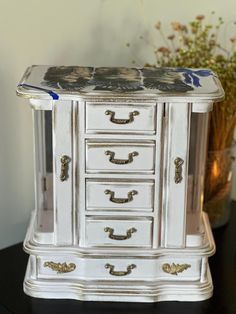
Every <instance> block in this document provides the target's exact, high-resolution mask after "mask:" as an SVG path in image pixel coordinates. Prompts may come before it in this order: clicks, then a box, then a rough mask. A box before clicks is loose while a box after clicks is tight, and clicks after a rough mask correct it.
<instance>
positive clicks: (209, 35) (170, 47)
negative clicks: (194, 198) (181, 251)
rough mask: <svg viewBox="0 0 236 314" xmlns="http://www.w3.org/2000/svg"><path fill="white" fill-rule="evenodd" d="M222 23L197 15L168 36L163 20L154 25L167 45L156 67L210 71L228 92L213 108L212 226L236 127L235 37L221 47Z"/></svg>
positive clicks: (208, 182) (225, 186)
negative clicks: (226, 45) (228, 46)
mask: <svg viewBox="0 0 236 314" xmlns="http://www.w3.org/2000/svg"><path fill="white" fill-rule="evenodd" d="M212 15H214V12H212ZM223 24H224V21H223V19H222V18H221V17H219V18H218V19H217V20H216V22H215V24H210V23H207V22H206V19H205V16H204V15H198V16H196V18H195V19H194V20H193V21H191V22H189V23H188V24H182V23H179V22H172V23H171V28H172V34H170V35H169V36H166V35H165V34H164V31H163V29H162V25H161V22H160V21H159V22H157V23H156V24H155V28H156V30H157V31H158V32H159V34H160V36H161V38H162V40H163V43H164V46H161V47H156V48H155V50H154V53H155V57H156V66H162V67H181V68H182V67H188V68H209V69H211V70H213V71H214V72H215V73H217V74H218V76H219V78H220V80H221V83H222V85H223V88H224V90H225V100H224V101H223V102H222V103H220V104H219V105H217V106H215V107H214V109H213V112H212V113H211V115H210V123H209V141H208V142H209V143H208V161H207V167H206V179H205V192H204V194H205V195H204V209H205V210H206V211H207V212H208V214H209V216H210V220H211V223H212V224H213V225H214V224H217V221H218V220H219V219H221V217H222V216H223V215H224V211H225V206H226V201H227V199H228V196H229V193H230V188H231V187H230V182H231V180H230V177H229V176H230V171H231V163H232V159H233V158H232V154H231V153H232V149H231V148H232V145H233V136H234V129H235V125H236V50H235V48H236V36H235V37H232V38H230V39H229V44H230V46H231V47H230V48H229V49H227V48H225V47H222V45H221V43H220V39H219V34H220V30H221V28H222V26H223ZM141 38H142V37H141Z"/></svg>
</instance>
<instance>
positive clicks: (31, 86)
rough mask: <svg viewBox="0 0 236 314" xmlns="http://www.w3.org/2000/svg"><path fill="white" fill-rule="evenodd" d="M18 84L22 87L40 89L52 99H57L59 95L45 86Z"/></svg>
mask: <svg viewBox="0 0 236 314" xmlns="http://www.w3.org/2000/svg"><path fill="white" fill-rule="evenodd" d="M19 86H22V87H29V88H33V89H37V90H41V91H43V92H45V93H48V94H49V95H50V96H51V97H52V99H54V100H58V99H59V95H57V94H56V93H55V92H53V91H52V90H49V89H46V88H42V87H38V86H33V85H29V84H24V83H23V84H20V85H19Z"/></svg>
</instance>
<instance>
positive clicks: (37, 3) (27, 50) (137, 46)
mask: <svg viewBox="0 0 236 314" xmlns="http://www.w3.org/2000/svg"><path fill="white" fill-rule="evenodd" d="M212 10H215V11H216V13H217V14H219V15H221V16H222V17H224V18H225V20H226V22H227V23H230V22H232V21H233V20H235V19H236V18H235V15H234V14H235V12H236V4H235V0H228V1H222V0H221V1H220V0H197V1H191V0H182V1H181V0H179V1H174V0H172V1H171V0H164V1H163V0H162V1H160V0H143V1H142V0H67V1H62V0H57V1H56V0H49V1H46V0H21V1H17V0H15V1H14V0H11V1H9V0H0V40H1V49H0V60H1V62H0V108H1V111H0V112H1V114H0V248H1V247H5V246H8V245H11V244H14V243H17V242H20V241H22V240H23V237H24V234H25V231H26V226H27V223H28V219H29V215H30V211H31V210H32V209H33V207H34V196H33V155H32V122H31V110H30V108H29V106H28V103H27V101H24V100H23V99H20V98H17V97H16V95H15V88H16V85H17V82H18V81H19V79H20V77H21V76H22V74H23V72H24V70H25V68H26V67H27V66H28V65H31V64H64V65H76V64H78V65H97V66H101V65H103V66H112V65H125V66H128V65H131V62H132V60H133V59H136V60H138V64H139V65H142V64H143V63H145V61H151V60H153V54H152V48H151V43H152V42H155V41H157V40H158V38H157V37H156V32H155V30H154V28H153V25H154V24H155V22H156V21H157V20H162V21H163V23H164V24H165V25H168V23H169V22H170V21H172V20H180V21H187V20H189V19H191V18H193V17H194V16H195V15H196V14H200V13H203V14H207V13H209V12H211V11H212ZM228 29H230V27H229V28H228ZM140 35H144V36H145V37H146V38H147V39H148V40H147V42H144V41H140V39H139V36H140ZM127 42H131V44H132V47H131V48H130V49H128V48H127V47H126V45H125V44H126V43H127Z"/></svg>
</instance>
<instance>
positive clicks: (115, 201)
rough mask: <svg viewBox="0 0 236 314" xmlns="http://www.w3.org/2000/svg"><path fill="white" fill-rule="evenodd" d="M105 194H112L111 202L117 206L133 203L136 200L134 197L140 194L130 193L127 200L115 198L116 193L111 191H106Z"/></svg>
mask: <svg viewBox="0 0 236 314" xmlns="http://www.w3.org/2000/svg"><path fill="white" fill-rule="evenodd" d="M104 193H105V194H110V198H109V200H110V201H111V202H113V203H117V204H124V203H129V202H132V200H133V199H134V198H133V196H134V195H136V194H138V192H137V191H135V190H133V191H130V192H128V194H127V196H128V197H127V198H117V197H115V192H113V191H111V190H105V191H104Z"/></svg>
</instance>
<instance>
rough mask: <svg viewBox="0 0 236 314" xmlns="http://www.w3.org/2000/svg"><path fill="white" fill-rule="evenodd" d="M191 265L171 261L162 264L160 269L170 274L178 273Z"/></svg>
mask: <svg viewBox="0 0 236 314" xmlns="http://www.w3.org/2000/svg"><path fill="white" fill-rule="evenodd" d="M190 267H191V265H189V264H175V263H172V264H171V265H170V264H168V263H166V264H163V265H162V270H163V271H164V272H165V273H167V274H170V275H176V276H177V275H178V273H182V272H183V271H184V270H186V269H188V268H190Z"/></svg>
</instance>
